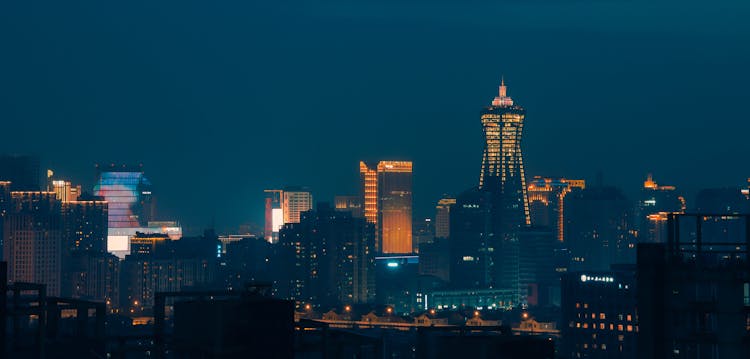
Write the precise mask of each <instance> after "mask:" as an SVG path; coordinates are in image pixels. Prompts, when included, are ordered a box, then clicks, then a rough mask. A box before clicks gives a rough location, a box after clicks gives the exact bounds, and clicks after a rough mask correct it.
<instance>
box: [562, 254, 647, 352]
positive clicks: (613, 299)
mask: <svg viewBox="0 0 750 359" xmlns="http://www.w3.org/2000/svg"><path fill="white" fill-rule="evenodd" d="M635 305H636V288H635V266H632V265H623V266H613V268H612V269H611V270H609V271H586V272H571V273H566V274H565V275H563V277H562V308H561V309H562V335H563V337H562V342H561V345H560V352H559V353H558V354H559V357H560V358H571V359H572V358H592V359H593V358H602V359H603V358H622V359H625V358H632V359H635V357H636V356H635V355H636V348H635V346H636V335H637V333H638V317H637V315H636V314H637V312H636V308H635Z"/></svg>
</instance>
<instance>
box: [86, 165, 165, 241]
mask: <svg viewBox="0 0 750 359" xmlns="http://www.w3.org/2000/svg"><path fill="white" fill-rule="evenodd" d="M97 170H98V171H99V179H98V181H97V183H96V184H95V185H94V195H95V196H99V197H103V198H104V200H105V201H107V203H108V204H109V208H108V211H109V212H108V220H107V222H108V223H107V225H108V235H107V250H108V251H110V252H122V251H125V252H127V250H128V249H129V240H130V237H132V236H133V235H134V234H135V230H130V229H133V228H142V227H147V226H148V221H151V220H152V218H153V212H154V209H153V202H152V192H151V182H150V181H149V180H148V179H147V178H146V176H145V174H144V172H143V166H142V165H138V166H117V165H114V164H111V165H108V166H104V165H97Z"/></svg>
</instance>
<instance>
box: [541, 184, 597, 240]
mask: <svg viewBox="0 0 750 359" xmlns="http://www.w3.org/2000/svg"><path fill="white" fill-rule="evenodd" d="M585 188H586V181H584V180H571V179H566V178H543V177H540V176H535V177H534V179H532V180H531V181H530V182H529V186H528V188H527V193H528V197H529V210H530V217H531V224H532V225H534V226H543V227H550V228H552V229H553V230H554V232H555V238H557V240H558V241H560V242H563V241H564V239H565V205H564V204H565V195H567V194H568V193H570V191H572V190H575V189H585Z"/></svg>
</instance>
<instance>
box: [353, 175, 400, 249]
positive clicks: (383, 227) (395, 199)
mask: <svg viewBox="0 0 750 359" xmlns="http://www.w3.org/2000/svg"><path fill="white" fill-rule="evenodd" d="M359 173H360V180H361V188H362V199H363V201H362V203H364V216H365V218H366V219H367V221H368V222H370V223H373V224H375V229H376V233H377V235H376V242H375V248H376V251H377V252H380V253H411V252H412V163H411V161H380V162H376V163H366V162H364V161H360V163H359Z"/></svg>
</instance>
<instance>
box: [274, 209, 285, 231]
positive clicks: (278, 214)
mask: <svg viewBox="0 0 750 359" xmlns="http://www.w3.org/2000/svg"><path fill="white" fill-rule="evenodd" d="M283 225H284V210H283V209H281V208H274V209H272V210H271V227H272V228H273V231H274V232H278V231H279V229H281V226H283Z"/></svg>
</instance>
